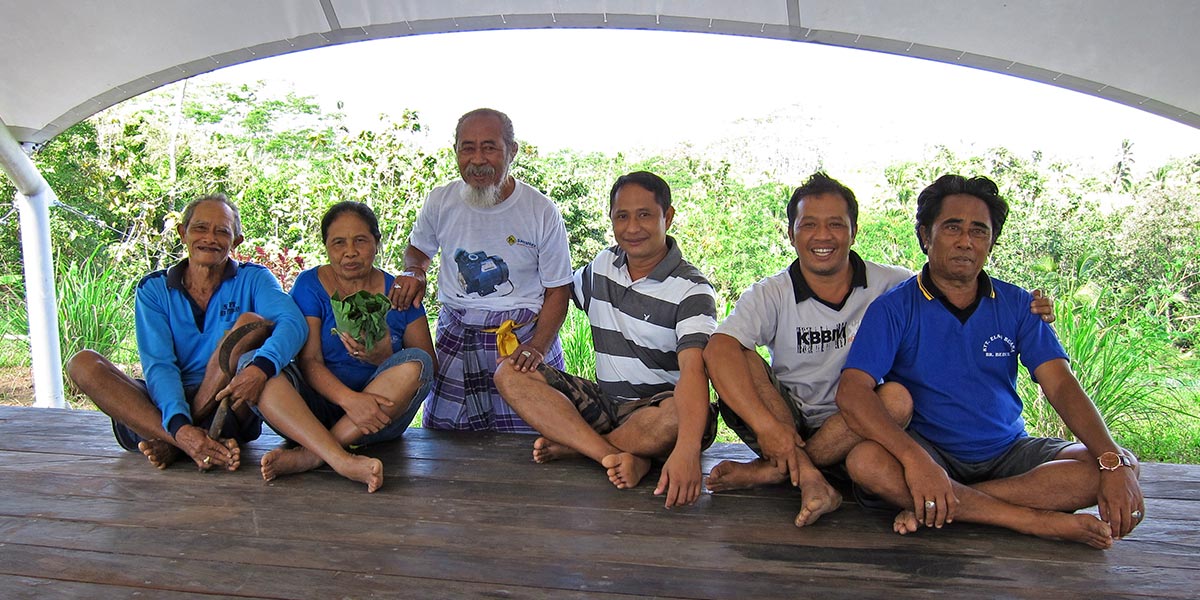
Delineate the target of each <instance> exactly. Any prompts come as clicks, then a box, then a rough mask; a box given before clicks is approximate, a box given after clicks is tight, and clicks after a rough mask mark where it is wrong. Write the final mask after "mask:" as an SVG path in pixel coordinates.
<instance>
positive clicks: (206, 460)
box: [204, 456, 212, 465]
mask: <svg viewBox="0 0 1200 600" xmlns="http://www.w3.org/2000/svg"><path fill="white" fill-rule="evenodd" d="M210 462H212V457H211V456H205V457H204V464H206V465H207V464H208V463H210Z"/></svg>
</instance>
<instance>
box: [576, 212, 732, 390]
mask: <svg viewBox="0 0 1200 600" xmlns="http://www.w3.org/2000/svg"><path fill="white" fill-rule="evenodd" d="M627 263H628V257H627V256H626V255H625V252H624V251H622V250H621V249H620V247H618V246H613V247H611V248H608V249H607V250H603V251H601V252H600V253H599V254H598V255H596V258H595V260H593V261H592V262H591V264H589V265H587V266H585V267H583V268H581V269H579V270H578V271H576V272H575V282H574V286H573V297H574V300H575V305H576V306H578V307H579V308H581V309H582V310H583V311H584V312H586V313H587V315H588V320H589V321H590V322H591V325H592V341H593V346H594V348H595V350H596V380H597V382H598V383H599V384H600V389H601V390H603V391H604V393H605V394H607V395H608V396H610V397H612V398H613V399H615V400H617V401H618V402H620V401H628V400H634V399H638V398H647V397H649V396H653V395H654V394H657V393H659V392H664V391H669V390H672V389H674V388H675V385H676V384H677V383H678V382H679V352H680V351H681V350H685V349H687V348H701V349H703V348H704V345H705V344H707V343H708V337H709V336H710V335H712V332H713V331H714V330H715V329H716V327H717V308H716V293H715V292H714V291H713V287H712V284H710V283H709V282H708V280H707V279H705V278H704V276H703V275H701V274H700V271H699V270H698V269H696V267H694V266H692V264H691V263H689V262H687V261H685V260H683V255H682V254H681V253H680V252H679V245H678V244H676V243H675V239H674V238H672V237H670V236H667V256H666V257H665V258H664V259H663V260H662V262H660V263H659V264H658V266H656V267H655V268H654V270H653V271H652V272H651V273H650V274H649V275H647V276H645V277H643V278H641V279H639V280H637V281H632V280H630V278H629V269H628V264H627Z"/></svg>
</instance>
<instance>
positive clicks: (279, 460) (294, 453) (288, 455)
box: [261, 446, 325, 481]
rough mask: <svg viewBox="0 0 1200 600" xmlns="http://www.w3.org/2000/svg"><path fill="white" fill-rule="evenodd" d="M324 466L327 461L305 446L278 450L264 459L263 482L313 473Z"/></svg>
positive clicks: (262, 463) (267, 454)
mask: <svg viewBox="0 0 1200 600" xmlns="http://www.w3.org/2000/svg"><path fill="white" fill-rule="evenodd" d="M323 464H325V461H323V460H321V457H319V456H317V455H316V454H313V453H312V452H309V451H308V448H305V447H304V446H298V447H296V448H276V449H274V450H272V451H270V452H268V453H266V455H265V456H263V457H262V462H261V465H262V476H263V480H265V481H271V480H272V479H275V478H276V477H279V476H280V475H291V474H292V473H303V472H305V471H311V470H313V469H315V468H317V467H319V466H321V465H323Z"/></svg>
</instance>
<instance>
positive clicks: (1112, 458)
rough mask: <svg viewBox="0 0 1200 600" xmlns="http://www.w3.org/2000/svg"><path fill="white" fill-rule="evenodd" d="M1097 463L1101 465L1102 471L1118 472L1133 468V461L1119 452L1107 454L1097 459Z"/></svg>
mask: <svg viewBox="0 0 1200 600" xmlns="http://www.w3.org/2000/svg"><path fill="white" fill-rule="evenodd" d="M1096 462H1098V463H1100V470H1102V471H1116V470H1117V469H1120V468H1121V467H1129V468H1131V469H1132V468H1133V461H1131V460H1129V457H1128V456H1125V455H1124V454H1121V453H1119V452H1105V453H1104V454H1101V455H1100V456H1098V457H1096Z"/></svg>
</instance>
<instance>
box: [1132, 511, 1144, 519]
mask: <svg viewBox="0 0 1200 600" xmlns="http://www.w3.org/2000/svg"><path fill="white" fill-rule="evenodd" d="M1129 516H1131V517H1133V520H1134V521H1141V520H1142V511H1140V510H1135V511H1133V512H1131V513H1129Z"/></svg>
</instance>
